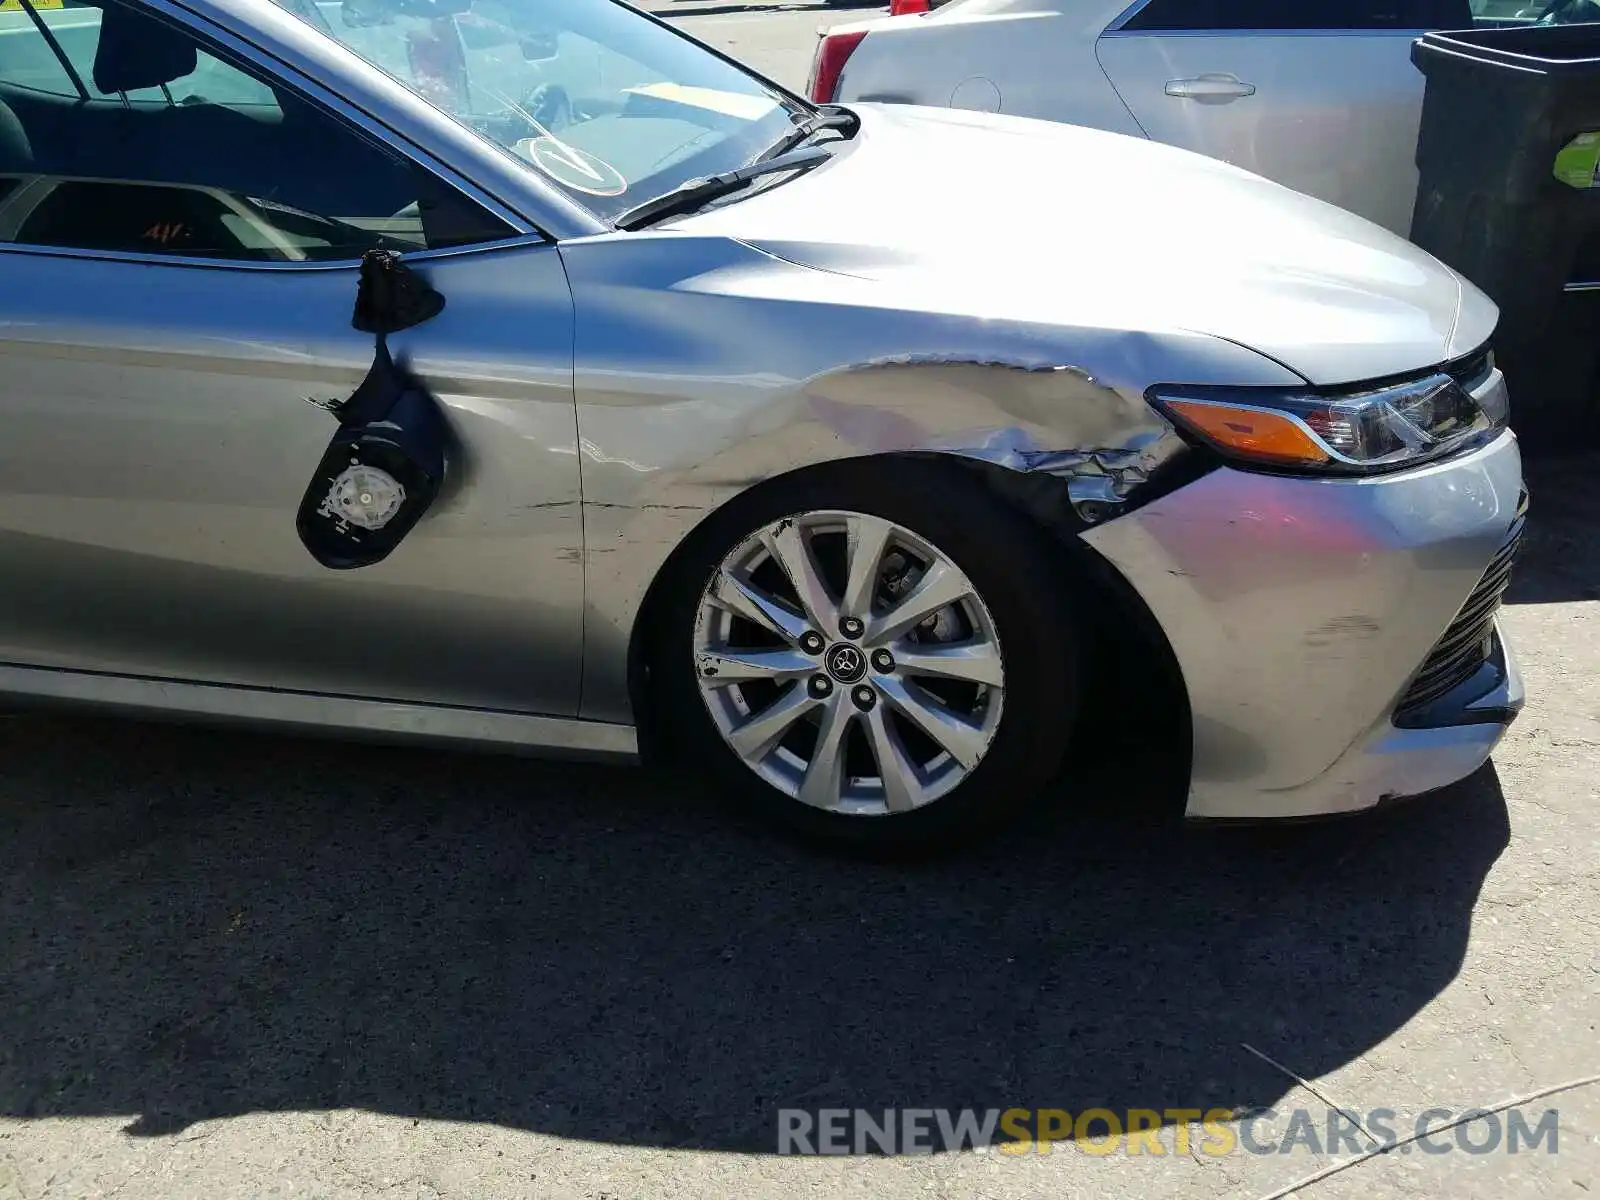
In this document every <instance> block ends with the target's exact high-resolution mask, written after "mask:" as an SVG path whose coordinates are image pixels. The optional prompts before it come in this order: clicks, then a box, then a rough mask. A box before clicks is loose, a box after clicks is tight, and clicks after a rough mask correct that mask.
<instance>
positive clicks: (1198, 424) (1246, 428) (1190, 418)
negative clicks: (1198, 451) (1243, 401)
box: [1166, 399, 1329, 466]
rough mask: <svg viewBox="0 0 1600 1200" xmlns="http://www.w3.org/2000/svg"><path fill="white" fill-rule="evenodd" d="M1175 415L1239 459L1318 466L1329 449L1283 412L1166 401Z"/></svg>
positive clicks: (1323, 460)
mask: <svg viewBox="0 0 1600 1200" xmlns="http://www.w3.org/2000/svg"><path fill="white" fill-rule="evenodd" d="M1166 407H1167V408H1168V409H1169V410H1170V411H1171V412H1172V414H1173V415H1174V416H1176V417H1179V418H1181V419H1182V420H1183V422H1184V423H1185V424H1186V425H1188V426H1189V427H1190V428H1191V429H1193V430H1194V431H1195V432H1196V433H1198V434H1200V435H1201V436H1202V437H1204V438H1206V439H1207V440H1209V441H1211V442H1213V443H1215V444H1216V445H1217V446H1218V447H1220V448H1222V449H1224V450H1229V451H1231V452H1233V453H1234V454H1237V455H1239V456H1240V457H1242V458H1252V459H1255V460H1256V461H1257V462H1264V463H1281V464H1283V465H1285V466H1318V465H1320V464H1322V463H1325V462H1328V461H1329V456H1328V452H1327V451H1326V450H1324V449H1323V448H1322V447H1321V446H1319V445H1318V444H1317V442H1316V439H1315V438H1313V437H1312V436H1311V435H1310V434H1309V433H1307V432H1306V431H1305V429H1304V428H1303V427H1301V425H1300V424H1299V423H1298V422H1296V421H1295V420H1293V419H1292V418H1290V417H1288V416H1285V415H1284V414H1283V413H1276V412H1267V411H1264V410H1263V409H1259V408H1242V407H1238V406H1235V405H1232V404H1215V403H1209V402H1202V401H1199V400H1171V399H1169V400H1167V401H1166Z"/></svg>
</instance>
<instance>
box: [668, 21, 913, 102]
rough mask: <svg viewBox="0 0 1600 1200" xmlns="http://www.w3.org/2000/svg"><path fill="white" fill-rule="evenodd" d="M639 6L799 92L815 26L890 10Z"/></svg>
mask: <svg viewBox="0 0 1600 1200" xmlns="http://www.w3.org/2000/svg"><path fill="white" fill-rule="evenodd" d="M640 7H642V8H644V9H646V10H648V11H650V12H653V13H655V14H656V15H657V16H662V17H666V18H668V19H669V20H671V21H672V22H673V23H674V24H675V25H678V26H679V27H680V28H682V29H683V30H685V31H686V32H688V33H690V34H693V35H694V36H695V37H697V38H699V39H700V40H701V41H703V42H706V43H708V44H710V45H712V46H715V47H716V48H717V49H718V50H722V51H724V52H726V53H728V54H731V55H733V56H734V57H735V58H738V59H740V60H741V61H743V62H746V63H748V64H750V66H752V67H754V68H755V69H756V70H758V71H760V72H761V73H762V74H764V75H766V76H767V77H768V78H769V79H772V80H775V81H776V82H778V83H781V84H783V85H784V86H785V87H788V88H793V89H794V90H795V91H797V92H800V91H804V89H805V85H806V77H807V75H808V74H809V72H810V69H811V56H812V54H813V53H814V51H815V49H816V36H817V30H818V29H819V28H821V27H823V26H829V25H838V24H841V23H843V22H846V21H860V20H865V19H867V18H869V17H876V16H882V15H884V14H885V13H887V11H888V6H887V5H885V4H873V3H866V4H863V3H849V4H834V5H827V4H820V3H817V2H816V0H751V2H745V0H645V3H644V4H642V5H641V6H640Z"/></svg>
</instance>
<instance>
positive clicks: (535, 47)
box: [278, 0, 800, 220]
mask: <svg viewBox="0 0 1600 1200" xmlns="http://www.w3.org/2000/svg"><path fill="white" fill-rule="evenodd" d="M278 3H279V5H280V6H281V7H283V8H285V9H287V10H289V11H290V12H293V13H295V14H296V15H297V16H299V17H301V18H302V19H303V20H306V21H309V22H311V23H312V24H314V25H316V26H317V28H319V29H321V30H322V31H323V32H324V33H326V34H328V35H329V36H331V37H333V38H335V39H337V40H338V41H340V42H342V43H343V44H344V45H346V46H348V47H349V48H350V49H351V50H353V51H355V52H356V53H357V54H359V55H361V56H362V57H363V58H365V59H366V60H367V61H368V62H370V63H372V64H373V65H374V66H376V67H378V68H380V69H381V70H383V71H385V72H387V73H388V74H390V75H392V76H393V77H394V78H395V79H397V80H399V81H400V82H401V83H403V84H405V85H406V86H407V87H408V88H410V89H411V90H412V91H414V92H416V93H417V94H418V95H419V96H422V97H423V98H424V99H426V100H428V101H430V102H431V103H433V104H435V105H436V106H438V107H439V108H441V109H443V110H444V111H445V112H447V113H449V114H450V115H452V116H453V117H455V118H456V119H457V120H459V121H461V122H462V123H463V124H465V125H467V126H469V127H470V128H472V129H474V130H476V131H477V132H478V133H480V134H482V135H483V136H484V137H486V138H488V139H489V140H490V141H492V142H494V144H495V145H497V146H499V147H500V148H501V149H503V150H505V151H506V152H508V153H510V154H512V155H515V156H516V157H517V159H518V160H519V161H520V162H522V163H524V164H525V165H527V166H528V167H529V168H530V169H533V170H536V171H538V172H539V173H540V174H541V175H543V176H544V177H545V178H546V179H548V180H550V181H551V182H553V183H555V184H556V185H558V186H559V187H561V188H562V189H563V190H564V191H565V192H566V193H567V194H568V195H570V196H571V197H572V198H573V199H575V200H577V201H578V202H579V203H581V204H583V205H584V206H585V207H586V208H588V209H589V210H590V211H591V212H594V213H595V214H597V215H598V216H600V217H601V218H602V219H606V220H610V219H611V218H614V217H616V216H617V215H618V214H620V213H622V212H624V211H626V210H628V209H631V208H633V207H634V206H636V205H638V204H639V203H641V202H642V201H645V200H649V199H651V198H653V197H655V196H658V195H661V194H662V193H664V192H668V191H671V190H672V189H673V188H675V187H677V186H679V185H680V184H683V183H685V182H687V181H688V180H690V179H695V178H698V177H701V176H705V175H711V174H716V173H719V172H722V171H728V170H732V169H734V168H736V167H740V166H743V165H745V164H746V163H748V162H750V161H751V160H752V159H754V158H756V157H757V156H758V155H760V154H761V152H762V151H763V150H766V149H768V148H769V147H771V146H772V145H773V144H775V143H777V142H778V141H780V140H781V139H782V138H783V137H784V136H785V135H787V134H788V133H789V132H790V131H791V130H792V128H793V115H794V113H796V112H797V111H800V109H799V106H798V104H797V103H796V102H795V101H794V100H792V99H790V98H789V97H786V96H785V95H783V93H781V92H779V91H777V90H775V89H774V88H772V87H770V86H768V85H766V84H764V83H762V82H761V81H760V80H758V79H756V78H754V77H753V76H751V75H749V74H747V73H746V72H744V71H743V70H741V69H740V68H739V67H736V66H734V65H733V64H732V63H729V62H727V61H725V60H723V59H720V58H718V57H717V56H716V55H714V54H712V53H710V52H709V51H707V50H706V49H704V48H703V47H701V46H699V45H697V44H695V43H694V42H691V41H689V40H688V39H686V38H683V37H680V36H678V35H677V34H676V33H674V32H673V31H672V30H671V29H668V28H666V27H664V26H661V25H658V24H656V23H655V22H654V21H651V20H649V19H647V18H645V17H643V16H641V15H640V14H638V13H637V12H634V11H633V10H631V9H629V8H627V7H625V6H623V5H621V4H617V3H613V2H612V0H343V2H342V3H341V2H339V0H334V2H333V3H316V2H315V0H278Z"/></svg>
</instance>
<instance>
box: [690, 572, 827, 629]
mask: <svg viewBox="0 0 1600 1200" xmlns="http://www.w3.org/2000/svg"><path fill="white" fill-rule="evenodd" d="M711 600H712V601H713V602H714V603H715V604H717V605H718V607H720V608H724V609H726V610H727V611H728V612H731V613H733V614H734V615H735V616H738V617H743V618H744V619H745V620H746V621H749V622H751V623H752V624H754V625H759V626H760V627H761V628H762V629H765V630H766V631H767V632H768V633H770V634H774V635H775V636H777V637H781V638H782V639H783V640H784V641H786V642H789V643H791V644H793V643H795V642H798V641H799V640H800V635H801V634H802V633H804V632H805V631H806V622H805V618H804V617H802V616H800V614H799V613H795V612H791V611H790V610H789V607H788V606H787V605H786V604H784V603H783V602H782V601H780V600H778V599H777V598H776V597H773V596H769V595H767V594H766V593H765V592H763V591H762V590H761V589H760V588H758V587H756V586H755V585H754V584H750V583H746V582H745V581H744V580H742V579H737V578H735V577H734V576H733V575H731V574H730V573H729V572H727V571H725V570H724V571H719V572H718V573H717V581H716V583H715V584H714V585H713V587H712V589H711Z"/></svg>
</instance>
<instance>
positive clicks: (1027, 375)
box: [562, 235, 1300, 721]
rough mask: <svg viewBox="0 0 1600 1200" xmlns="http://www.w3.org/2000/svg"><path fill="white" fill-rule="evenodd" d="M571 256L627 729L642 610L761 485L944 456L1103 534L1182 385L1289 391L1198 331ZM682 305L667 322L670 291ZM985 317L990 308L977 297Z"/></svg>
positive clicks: (613, 716)
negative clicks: (1104, 324)
mask: <svg viewBox="0 0 1600 1200" xmlns="http://www.w3.org/2000/svg"><path fill="white" fill-rule="evenodd" d="M651 240H652V241H653V243H654V244H653V246H652V247H651V250H652V252H653V254H654V256H655V257H654V259H653V260H651V259H649V258H648V257H646V261H647V262H648V263H649V266H650V267H651V268H652V269H650V270H647V271H645V272H643V273H640V272H639V270H638V267H639V264H640V261H641V247H640V246H639V244H638V243H635V244H634V245H633V246H632V254H631V256H628V257H627V259H626V261H627V265H628V266H629V267H630V268H631V269H632V272H633V273H632V276H631V277H630V276H629V275H628V273H627V272H625V271H624V270H623V267H624V262H623V257H624V256H621V255H617V254H615V253H614V249H613V248H614V240H612V241H610V242H608V240H607V239H598V240H595V241H590V242H579V243H570V242H569V243H566V244H564V245H563V247H562V253H563V258H564V261H565V262H566V264H567V269H568V277H569V280H570V281H571V285H572V289H573V295H574V300H575V304H576V309H577V312H578V314H579V318H578V326H577V337H576V347H575V349H576V360H575V361H576V367H575V378H574V384H575V388H576V395H577V404H578V431H579V440H580V452H581V454H582V455H583V462H582V469H583V486H584V513H585V544H586V547H587V555H588V558H587V566H588V570H587V581H588V583H587V596H588V600H587V603H586V612H585V654H584V662H585V668H584V688H583V705H582V715H583V716H584V717H586V718H590V719H595V720H607V721H628V720H631V719H632V716H631V705H630V702H629V692H628V679H627V669H626V662H627V647H628V645H629V643H630V640H631V638H632V634H633V627H634V622H635V620H636V618H637V616H638V614H639V611H640V607H641V605H642V604H643V601H644V599H645V595H646V593H647V591H648V589H649V587H650V585H651V583H652V581H653V580H654V579H655V578H656V575H657V573H658V572H659V571H660V569H661V567H662V565H663V564H664V563H665V562H666V560H667V559H668V557H669V555H670V554H671V553H672V551H673V550H674V549H675V548H676V547H677V546H678V545H679V544H680V543H681V542H682V540H683V539H684V538H685V537H687V536H688V534H689V533H690V532H691V531H692V530H693V529H694V528H695V526H697V525H698V524H699V523H700V521H701V520H703V519H704V517H705V516H706V515H707V514H708V513H710V512H712V511H713V510H715V509H716V508H718V507H719V506H721V505H722V504H724V503H726V502H727V501H729V500H731V499H732V498H734V497H735V496H737V495H739V494H740V493H741V492H744V491H746V490H747V489H749V488H751V487H754V486H756V485H757V484H759V483H761V482H763V481H764V480H767V479H771V478H773V477H775V476H778V475H782V474H786V473H788V472H791V471H794V470H797V469H800V468H802V467H806V466H811V465H815V464H818V463H823V462H829V461H833V460H837V459H843V458H852V457H868V456H872V455H881V454H894V453H917V452H934V453H946V454H952V455H959V456H963V457H967V458H972V459H978V460H981V461H984V462H987V463H991V464H993V465H996V466H1000V467H1004V468H1006V469H1009V470H1014V471H1018V472H1021V473H1027V472H1048V473H1050V474H1053V475H1057V476H1060V477H1063V478H1066V479H1067V480H1068V481H1069V491H1070V493H1071V496H1072V499H1073V502H1074V504H1075V505H1079V506H1082V505H1095V504H1099V505H1101V506H1102V509H1101V510H1099V511H1095V510H1092V509H1091V510H1088V511H1087V512H1081V513H1080V515H1085V516H1086V517H1088V516H1093V517H1095V518H1096V519H1105V518H1106V517H1107V516H1108V515H1110V514H1111V512H1114V511H1115V509H1116V506H1118V505H1119V504H1121V503H1122V502H1123V501H1125V500H1126V498H1127V497H1128V496H1129V495H1130V494H1131V493H1132V492H1133V491H1134V490H1135V489H1136V488H1137V487H1138V485H1139V484H1140V483H1141V482H1143V481H1145V480H1146V479H1148V477H1149V475H1150V473H1151V472H1152V471H1153V470H1155V469H1156V468H1157V467H1159V466H1160V465H1161V464H1162V463H1163V462H1165V461H1168V460H1169V459H1170V458H1171V457H1172V456H1173V455H1174V454H1176V453H1178V452H1179V451H1180V450H1181V442H1180V441H1179V440H1178V439H1177V437H1176V435H1175V434H1174V433H1173V431H1172V430H1171V428H1170V426H1169V425H1167V423H1166V422H1165V421H1164V420H1163V419H1162V418H1161V417H1160V416H1158V415H1157V414H1156V413H1155V412H1154V410H1152V409H1151V408H1150V407H1149V405H1148V404H1146V403H1145V401H1144V398H1143V397H1144V392H1145V389H1146V388H1147V387H1149V386H1150V384H1152V383H1155V382H1159V381H1162V380H1168V379H1174V378H1176V379H1182V380H1184V381H1186V382H1218V383H1234V384H1292V383H1298V382H1300V380H1299V378H1298V377H1297V376H1295V375H1293V374H1292V373H1291V372H1289V371H1287V369H1286V368H1283V367H1282V366H1280V365H1279V364H1277V363H1275V362H1272V361H1271V360H1268V359H1266V358H1263V357H1262V356H1260V355H1257V354H1255V353H1254V352H1252V351H1249V350H1246V349H1244V348H1243V347H1240V346H1235V345H1232V344H1230V343H1227V342H1224V341H1221V340H1219V339H1216V338H1213V337H1209V336H1207V335H1202V334H1196V333H1192V332H1189V331H1184V330H1171V331H1167V332H1164V333H1142V332H1127V331H1121V330H1106V329H1078V328H1054V327H1048V326H1039V325H1037V324H1024V323H1021V322H1010V321H996V320H987V319H984V318H981V317H978V316H976V315H969V314H966V313H951V312H947V311H943V312H929V311H917V310H915V309H907V308H905V307H903V304H904V298H903V297H899V296H897V297H896V298H895V306H894V307H889V308H886V307H881V304H882V302H883V296H882V295H881V294H880V293H879V292H878V291H876V290H875V285H873V284H872V283H870V281H864V280H859V279H855V278H852V277H849V276H844V275H836V274H831V273H828V272H820V271H815V270H812V269H810V268H805V267H798V266H795V265H793V264H791V263H788V262H785V261H783V260H780V259H775V258H773V257H772V256H770V255H767V254H764V253H761V252H759V251H756V250H753V249H751V248H750V247H747V246H743V245H740V244H738V243H734V242H729V241H727V240H725V239H715V238H713V239H702V238H690V237H672V236H669V235H662V236H659V237H656V238H653V239H651ZM663 292H666V293H667V294H669V295H670V301H669V302H668V303H669V306H670V307H669V311H667V312H663V307H662V299H661V296H662V293H663ZM974 299H975V302H976V299H977V298H974Z"/></svg>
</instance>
